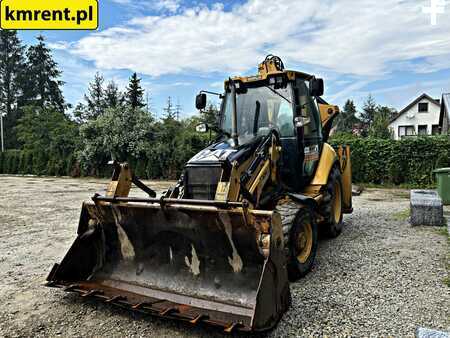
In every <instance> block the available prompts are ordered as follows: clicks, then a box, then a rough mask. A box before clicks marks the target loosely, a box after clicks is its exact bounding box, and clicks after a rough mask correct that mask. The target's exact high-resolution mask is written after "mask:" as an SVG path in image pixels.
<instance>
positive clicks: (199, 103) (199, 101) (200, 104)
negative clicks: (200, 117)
mask: <svg viewBox="0 0 450 338" xmlns="http://www.w3.org/2000/svg"><path fill="white" fill-rule="evenodd" d="M195 107H196V108H197V109H198V110H202V109H205V107H206V94H205V93H201V94H198V95H197V97H196V98H195Z"/></svg>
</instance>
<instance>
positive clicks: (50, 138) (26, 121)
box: [17, 106, 79, 158]
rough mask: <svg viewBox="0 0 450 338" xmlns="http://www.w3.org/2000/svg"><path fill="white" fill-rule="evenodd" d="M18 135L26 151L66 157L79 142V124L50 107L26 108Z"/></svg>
mask: <svg viewBox="0 0 450 338" xmlns="http://www.w3.org/2000/svg"><path fill="white" fill-rule="evenodd" d="M17 136H18V138H19V140H20V141H21V142H22V144H23V149H24V150H25V151H30V152H32V153H39V152H45V153H47V154H50V155H51V156H55V157H59V158H66V157H69V156H70V155H71V154H72V153H74V151H75V149H76V147H77V144H78V140H79V138H78V126H77V125H76V123H75V122H73V121H71V120H70V119H69V118H68V117H67V116H66V115H65V114H64V113H61V112H59V111H57V110H55V109H50V108H36V107H32V106H28V107H25V108H24V115H23V117H22V118H21V119H20V120H19V122H18V125H17Z"/></svg>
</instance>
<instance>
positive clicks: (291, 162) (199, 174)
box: [47, 56, 353, 333]
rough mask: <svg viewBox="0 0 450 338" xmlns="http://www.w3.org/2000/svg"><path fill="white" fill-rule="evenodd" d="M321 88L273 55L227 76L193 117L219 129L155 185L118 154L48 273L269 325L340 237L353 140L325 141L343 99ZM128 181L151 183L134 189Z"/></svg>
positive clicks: (168, 307)
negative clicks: (321, 251)
mask: <svg viewBox="0 0 450 338" xmlns="http://www.w3.org/2000/svg"><path fill="white" fill-rule="evenodd" d="M323 92H324V84H323V80H322V79H319V78H316V77H314V76H313V75H309V74H306V73H302V72H298V71H290V70H285V69H284V65H283V62H282V61H281V59H280V58H279V57H276V56H268V57H267V58H266V59H265V60H264V61H263V62H262V63H261V64H260V65H259V67H258V74H257V75H255V76H247V77H233V78H229V79H228V80H226V81H225V82H224V92H223V94H220V95H219V96H220V98H221V100H222V103H221V109H220V113H219V116H218V123H217V124H215V125H214V126H211V125H207V124H201V125H199V126H198V127H197V130H198V131H199V132H207V131H208V130H213V131H214V132H215V133H214V135H217V138H216V139H215V140H214V141H212V142H211V144H210V145H209V146H208V147H207V148H205V149H204V150H202V151H201V152H200V153H198V154H197V155H195V156H194V157H193V158H192V159H191V160H189V161H188V162H187V163H186V164H185V167H184V170H183V174H182V176H181V178H180V179H179V181H178V183H177V184H176V185H174V186H173V187H172V188H171V189H169V190H168V191H167V192H165V193H164V194H163V195H162V196H160V197H156V194H155V192H154V191H153V190H152V189H151V188H150V187H147V186H146V185H145V184H143V183H142V182H141V181H140V180H139V178H137V177H136V176H135V175H134V174H133V171H132V168H130V167H129V165H128V164H127V163H118V162H113V166H114V172H113V176H112V181H111V183H110V184H109V186H108V188H107V191H106V193H105V194H104V195H99V194H96V195H95V196H94V197H93V198H92V201H89V202H85V203H83V206H82V210H81V216H80V221H79V225H78V231H77V238H76V239H75V242H74V243H73V244H72V246H71V248H70V249H69V251H68V252H67V254H66V255H65V257H64V258H63V259H62V261H61V262H60V263H59V264H55V265H54V267H53V268H52V270H51V272H50V274H49V275H48V277H47V286H50V287H57V288H62V289H63V290H65V291H69V292H75V293H77V294H79V295H81V297H92V298H96V299H98V300H102V301H104V302H106V303H111V304H115V305H119V306H122V307H125V308H128V309H132V310H135V311H139V312H142V313H147V314H151V315H155V316H159V317H165V318H171V319H178V320H181V321H184V322H186V323H190V324H191V325H195V324H209V325H214V326H217V327H220V328H222V329H223V330H224V331H225V332H228V333H230V332H234V331H241V332H252V331H264V330H268V329H271V328H273V327H274V326H275V325H276V324H277V322H278V321H279V320H280V318H281V317H282V315H283V313H284V312H285V311H286V310H287V309H288V307H289V306H290V302H291V295H290V291H289V281H296V280H298V279H299V278H301V277H302V276H304V275H305V274H307V273H308V272H309V271H310V270H311V268H312V266H313V264H314V260H315V257H316V252H317V241H318V234H319V232H320V233H322V234H324V235H326V236H330V237H336V236H338V235H339V234H340V232H341V231H342V224H343V223H342V217H343V214H345V213H351V212H352V210H353V209H352V197H351V162H350V149H349V147H347V146H340V147H337V148H333V147H331V146H330V145H329V144H328V143H327V140H328V137H329V135H330V131H331V129H332V123H333V119H334V118H335V117H336V116H337V114H338V113H339V109H338V107H336V106H334V105H330V104H328V103H327V102H326V101H325V100H323V99H322V98H321V96H322V95H323ZM207 93H209V94H213V93H210V92H201V93H200V94H199V95H198V96H197V98H196V107H197V108H198V109H200V110H202V109H204V108H205V106H206V102H207ZM132 184H135V185H136V186H137V187H139V188H140V189H142V190H144V191H145V192H146V193H147V194H148V195H149V196H148V197H145V198H144V197H142V198H141V197H129V192H130V188H131V186H132Z"/></svg>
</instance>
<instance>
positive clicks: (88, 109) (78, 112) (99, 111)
mask: <svg viewBox="0 0 450 338" xmlns="http://www.w3.org/2000/svg"><path fill="white" fill-rule="evenodd" d="M104 81H105V79H104V78H103V76H102V75H101V74H100V73H98V72H97V73H96V74H95V76H94V80H93V81H92V82H91V83H89V88H88V92H87V94H85V95H84V101H85V103H80V104H78V105H77V107H76V108H75V111H74V115H75V116H76V117H77V119H78V120H80V121H81V122H86V121H89V120H95V119H96V118H98V117H99V116H101V115H103V113H104V112H105V109H106V106H107V103H106V98H105V90H104V89H103V83H104Z"/></svg>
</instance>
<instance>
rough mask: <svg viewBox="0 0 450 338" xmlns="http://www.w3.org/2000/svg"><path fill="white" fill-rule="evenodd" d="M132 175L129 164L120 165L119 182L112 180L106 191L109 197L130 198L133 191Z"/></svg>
mask: <svg viewBox="0 0 450 338" xmlns="http://www.w3.org/2000/svg"><path fill="white" fill-rule="evenodd" d="M131 181H132V174H131V170H130V167H129V165H128V164H126V163H124V164H121V165H120V173H119V177H118V178H117V180H114V179H113V180H112V181H111V182H110V183H109V185H108V189H107V190H106V196H107V197H128V194H129V193H130V190H131Z"/></svg>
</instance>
